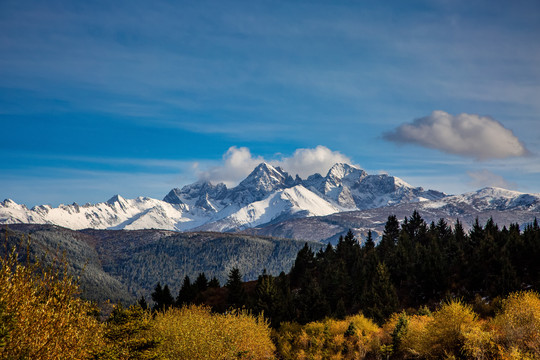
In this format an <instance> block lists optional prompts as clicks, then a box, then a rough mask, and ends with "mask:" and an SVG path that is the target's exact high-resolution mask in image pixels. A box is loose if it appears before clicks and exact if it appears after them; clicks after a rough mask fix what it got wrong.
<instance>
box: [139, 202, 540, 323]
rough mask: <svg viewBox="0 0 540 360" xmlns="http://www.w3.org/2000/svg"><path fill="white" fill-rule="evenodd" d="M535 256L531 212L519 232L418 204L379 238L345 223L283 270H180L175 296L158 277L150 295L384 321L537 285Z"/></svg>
mask: <svg viewBox="0 0 540 360" xmlns="http://www.w3.org/2000/svg"><path fill="white" fill-rule="evenodd" d="M538 258H540V228H539V226H538V222H537V220H536V219H535V221H534V222H533V223H531V224H528V225H526V226H525V228H524V230H523V231H521V230H520V227H519V225H518V224H511V225H510V226H509V227H506V226H505V227H503V228H499V227H498V225H497V224H495V223H494V221H493V220H492V219H490V220H488V221H487V223H486V224H485V225H483V226H482V225H480V224H479V222H478V220H476V222H475V223H474V224H473V226H472V229H471V230H470V231H469V232H465V231H464V229H463V225H462V224H461V223H460V222H459V220H458V221H456V223H455V224H454V225H453V226H450V225H449V224H447V223H446V222H445V220H443V219H440V220H439V221H438V222H437V223H435V222H432V223H430V224H427V223H426V222H425V221H424V220H423V219H422V217H421V216H420V214H419V213H418V212H416V211H415V212H413V214H412V215H411V216H410V217H405V219H404V220H403V221H402V222H401V223H400V222H399V221H398V219H397V218H396V216H394V215H391V216H389V217H388V221H387V222H386V225H385V228H384V232H383V235H382V239H381V240H380V242H379V243H378V244H375V242H374V239H373V237H372V234H371V233H368V236H367V238H366V239H365V240H364V241H363V242H362V243H360V242H359V241H358V240H357V239H356V238H355V236H354V234H353V233H352V231H350V230H349V232H348V233H347V234H346V235H345V236H342V237H340V239H339V241H338V243H337V245H336V246H332V245H330V244H329V245H328V246H327V247H326V248H324V249H321V250H319V251H317V252H314V251H313V250H312V249H311V248H310V247H309V246H308V245H307V244H306V245H305V246H304V247H303V248H302V249H301V250H300V251H299V252H298V254H297V256H296V260H295V262H294V265H293V267H292V269H291V271H290V272H289V273H288V274H285V273H281V274H280V275H279V276H272V275H269V274H267V273H266V272H263V274H261V275H260V276H259V278H258V280H257V281H256V282H247V283H242V282H241V274H240V273H239V271H238V269H237V268H235V269H233V270H231V271H230V273H229V278H228V280H227V284H226V285H225V286H224V287H223V288H219V287H213V288H209V287H208V285H207V281H206V280H205V276H204V274H200V275H199V277H198V278H197V280H196V281H195V282H194V283H191V282H190V280H189V278H188V277H186V278H185V279H184V281H183V283H182V287H181V289H180V292H179V294H178V296H177V297H176V298H175V299H174V298H173V296H172V295H169V300H168V302H166V304H165V305H161V302H160V300H159V291H161V290H160V288H161V285H159V286H157V287H156V289H155V291H154V293H153V294H152V298H155V297H156V296H157V298H158V300H157V301H156V299H154V301H155V303H156V304H157V308H161V307H162V306H182V305H186V304H190V303H199V304H201V303H205V304H210V305H212V306H213V307H214V309H215V310H217V311H224V310H225V309H227V308H229V307H231V306H233V307H247V308H248V309H251V310H252V311H254V312H256V313H259V312H264V314H265V316H266V317H268V318H269V319H270V321H271V324H272V326H274V327H278V326H279V324H280V323H281V322H283V321H295V322H298V323H301V324H305V323H308V322H311V321H316V320H321V319H323V318H325V317H334V318H338V319H343V318H344V317H345V316H348V315H352V314H356V313H358V312H360V311H361V312H362V313H363V314H364V315H366V316H367V317H369V318H371V319H374V320H375V321H376V322H377V323H379V324H381V323H383V322H384V321H385V320H386V319H388V317H389V316H390V315H391V314H392V313H394V312H396V311H399V310H403V309H407V308H419V307H421V306H427V307H431V308H434V307H436V305H437V304H439V303H440V302H441V301H443V300H445V299H448V298H460V299H463V300H465V301H467V302H470V303H477V306H478V307H479V308H481V307H482V302H483V301H485V300H486V299H489V300H494V299H495V300H496V299H498V298H500V297H503V296H506V295H508V294H509V293H511V292H513V291H517V290H523V289H537V288H538V286H539V285H540V262H538V261H537V259H538ZM213 285H214V286H216V285H217V284H216V283H215V282H214V284H213ZM482 299H484V300H482ZM142 300H144V299H142ZM490 315H492V314H490Z"/></svg>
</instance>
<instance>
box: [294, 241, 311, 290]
mask: <svg viewBox="0 0 540 360" xmlns="http://www.w3.org/2000/svg"><path fill="white" fill-rule="evenodd" d="M314 269H315V254H314V253H313V250H311V248H310V247H309V246H308V244H307V243H306V244H305V245H304V247H303V248H302V249H300V251H299V252H298V255H296V260H295V261H294V265H293V267H292V269H291V272H290V277H291V285H292V286H293V287H302V285H303V284H304V283H305V282H306V281H307V280H308V279H309V278H310V277H311V273H312V272H313V270H314Z"/></svg>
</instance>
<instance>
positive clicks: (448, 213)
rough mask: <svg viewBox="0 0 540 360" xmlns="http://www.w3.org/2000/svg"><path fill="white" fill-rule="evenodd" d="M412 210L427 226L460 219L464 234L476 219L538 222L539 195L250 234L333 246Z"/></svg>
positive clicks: (476, 196) (493, 191)
mask: <svg viewBox="0 0 540 360" xmlns="http://www.w3.org/2000/svg"><path fill="white" fill-rule="evenodd" d="M415 210H416V211H418V212H419V213H420V215H421V216H422V218H423V219H424V220H425V221H426V222H428V223H430V222H431V221H435V222H437V221H438V220H439V219H441V218H442V219H445V221H446V222H447V223H448V224H451V225H453V224H454V223H455V222H456V220H458V219H459V221H460V222H461V223H462V225H463V227H464V228H465V230H468V229H470V228H471V226H472V224H474V222H475V221H476V219H477V218H478V220H479V222H480V223H481V224H484V223H485V222H486V221H487V220H488V219H490V218H492V219H493V220H494V221H495V223H497V224H498V225H499V226H500V227H502V226H509V225H510V224H516V223H517V224H519V225H520V226H524V225H526V224H528V223H531V222H533V221H534V219H535V218H537V219H539V220H540V194H524V193H520V192H517V191H511V190H505V189H500V188H493V187H490V188H484V189H481V190H478V191H474V192H470V193H465V194H462V195H454V196H447V197H444V198H441V199H437V200H433V201H421V202H417V203H414V202H409V203H401V204H397V205H394V206H387V207H377V208H372V209H366V210H361V211H348V212H339V213H335V214H331V215H328V216H316V217H310V218H303V219H288V220H285V221H282V222H280V223H274V224H267V225H265V226H261V227H258V228H256V229H252V230H250V233H252V234H256V235H266V236H274V237H286V238H291V239H298V240H301V239H304V240H306V239H309V240H315V241H321V242H335V241H337V239H338V237H339V235H343V234H345V233H346V232H347V231H348V230H349V229H352V230H353V231H354V232H355V233H356V234H357V236H358V237H359V238H365V236H366V234H367V232H368V231H373V232H374V233H375V234H376V236H377V235H378V236H380V235H382V232H383V229H384V225H385V223H386V220H387V219H388V216H389V215H396V216H397V218H398V219H400V220H402V219H404V218H405V217H410V216H411V215H412V213H413V211H415Z"/></svg>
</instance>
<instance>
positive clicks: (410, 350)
mask: <svg viewBox="0 0 540 360" xmlns="http://www.w3.org/2000/svg"><path fill="white" fill-rule="evenodd" d="M481 331H482V328H481V323H480V322H479V321H478V319H477V315H476V314H475V313H474V311H473V310H472V307H471V306H470V305H466V304H464V303H462V302H461V301H458V300H452V301H449V302H447V303H445V304H443V305H442V306H441V307H440V308H439V309H438V310H437V311H435V312H434V313H433V315H432V316H426V315H424V316H418V315H417V316H411V317H410V318H409V319H408V325H407V330H406V331H405V334H404V335H403V336H402V337H401V346H402V347H403V350H404V352H405V353H406V354H408V355H409V356H410V357H420V358H425V359H446V358H448V359H451V358H461V357H463V356H465V355H466V348H465V344H466V342H467V341H469V342H468V344H469V346H471V347H472V346H473V345H478V344H480V343H481V341H482V339H478V338H475V337H474V336H472V335H471V334H477V335H482V333H481ZM488 340H489V339H488ZM475 341H476V342H475ZM482 344H483V343H482ZM472 350H473V349H472V348H471V351H472Z"/></svg>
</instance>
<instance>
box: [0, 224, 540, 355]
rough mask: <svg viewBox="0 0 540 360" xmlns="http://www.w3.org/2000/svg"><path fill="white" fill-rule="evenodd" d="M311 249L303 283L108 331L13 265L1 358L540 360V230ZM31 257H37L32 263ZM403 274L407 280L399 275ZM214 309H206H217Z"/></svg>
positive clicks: (86, 308)
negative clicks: (537, 289) (315, 251)
mask: <svg viewBox="0 0 540 360" xmlns="http://www.w3.org/2000/svg"><path fill="white" fill-rule="evenodd" d="M394 220H395V219H393V218H392V217H390V218H389V222H388V224H387V229H386V231H385V235H384V237H383V240H382V241H381V242H380V244H379V245H378V246H375V244H374V243H373V240H372V239H371V238H370V237H368V239H367V240H366V241H365V242H364V244H363V245H360V244H359V243H358V242H357V241H356V239H355V238H354V236H353V235H352V233H349V234H348V235H347V236H346V237H344V238H342V239H341V240H340V242H339V243H338V245H337V247H336V248H333V247H330V246H329V247H327V248H326V250H324V251H319V252H318V253H316V254H315V253H313V252H312V251H311V249H310V248H309V247H307V246H306V247H304V249H302V250H300V252H299V253H298V256H297V259H296V261H295V264H294V266H293V268H292V270H291V273H290V274H284V273H283V274H281V275H280V276H278V277H274V276H271V275H268V274H262V275H261V276H260V277H259V280H258V281H256V282H251V283H242V281H241V278H242V277H241V274H240V272H239V271H238V269H233V270H232V271H231V272H230V274H229V278H228V281H227V283H226V284H225V286H224V287H220V286H219V281H218V280H217V279H212V280H211V281H208V280H207V279H206V277H205V275H204V274H200V275H199V277H198V278H197V280H196V281H194V282H193V283H191V281H190V280H189V277H187V276H186V277H185V278H184V282H183V286H182V288H181V289H180V291H179V293H178V296H177V297H176V298H175V297H173V296H172V295H171V293H170V290H169V288H168V286H167V285H165V286H163V287H162V286H161V285H160V284H158V285H157V286H156V288H155V290H154V293H153V294H152V295H153V296H152V298H153V302H152V304H151V305H153V306H152V308H153V309H150V308H149V306H148V304H147V303H146V300H145V299H144V298H142V299H141V300H140V301H139V304H137V305H132V306H129V307H123V306H121V305H116V306H114V307H113V308H112V311H111V312H110V314H108V315H107V316H106V318H104V319H103V318H101V317H100V313H99V311H98V310H97V309H96V307H95V306H94V305H93V304H92V303H90V302H88V301H85V300H82V299H81V298H80V297H79V288H78V285H77V281H76V279H73V278H71V277H70V276H68V275H67V272H66V268H65V267H62V266H52V267H46V266H43V265H41V264H39V263H31V262H29V261H22V262H21V261H20V259H19V258H18V253H17V250H16V249H15V248H14V249H13V250H12V251H11V252H9V251H8V252H7V255H6V256H4V257H3V258H1V260H0V358H1V359H64V358H66V359H67V358H69V359H95V360H97V359H109V360H113V359H540V296H539V295H538V293H536V292H535V291H534V290H531V289H529V290H526V289H522V288H524V287H529V288H532V289H535V288H537V286H538V280H539V279H538V277H539V276H540V274H539V269H538V266H539V265H538V264H537V262H536V259H537V258H538V257H536V258H535V256H537V255H538V249H539V248H540V229H539V227H538V224H537V223H536V222H535V223H533V224H531V225H529V226H527V228H526V229H525V231H523V232H521V231H520V230H519V227H517V225H515V226H511V227H510V228H509V229H506V228H503V229H498V227H497V226H496V225H495V224H493V223H490V222H488V223H487V224H486V226H485V227H482V226H480V225H478V224H475V227H474V228H473V230H472V231H471V232H470V233H469V234H465V233H463V231H462V230H460V226H459V223H457V224H456V226H455V227H454V229H450V228H449V227H448V226H447V225H446V224H445V223H444V222H442V221H441V222H439V224H432V225H431V226H428V225H427V224H425V223H423V221H421V219H419V216H418V215H417V214H413V217H411V219H406V221H405V222H404V224H403V225H401V226H399V224H398V225H397V226H396V224H395V221H394ZM27 258H28V257H27ZM398 270H399V271H398ZM205 304H206V305H205Z"/></svg>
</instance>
